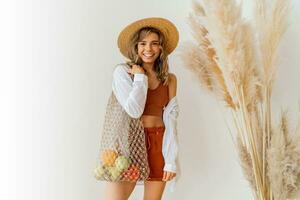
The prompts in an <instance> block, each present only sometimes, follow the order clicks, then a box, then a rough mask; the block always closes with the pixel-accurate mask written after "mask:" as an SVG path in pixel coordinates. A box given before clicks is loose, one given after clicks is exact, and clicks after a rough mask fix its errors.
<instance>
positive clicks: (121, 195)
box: [105, 182, 136, 200]
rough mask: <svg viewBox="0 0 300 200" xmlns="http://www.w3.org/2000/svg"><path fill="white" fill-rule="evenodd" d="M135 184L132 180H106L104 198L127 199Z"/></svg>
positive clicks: (108, 199)
mask: <svg viewBox="0 0 300 200" xmlns="http://www.w3.org/2000/svg"><path fill="white" fill-rule="evenodd" d="M135 185H136V183H133V182H108V183H107V184H106V192H105V193H106V194H105V200H128V198H129V197H130V195H131V193H132V191H133V190H134V187H135Z"/></svg>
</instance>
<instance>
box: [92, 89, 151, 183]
mask: <svg viewBox="0 0 300 200" xmlns="http://www.w3.org/2000/svg"><path fill="white" fill-rule="evenodd" d="M99 153H100V155H99V159H100V162H99V163H98V166H97V167H96V169H95V171H94V172H95V178H96V179H97V180H106V181H114V182H116V181H143V180H146V179H147V178H148V175H149V172H150V170H149V166H148V160H147V149H146V143H145V133H144V127H143V124H142V122H141V120H140V119H134V118H131V117H130V116H129V115H128V114H127V113H126V111H125V110H124V109H123V108H122V106H121V105H120V104H119V102H118V101H117V99H116V97H115V95H114V93H113V92H112V94H111V96H110V97H109V100H108V104H107V108H106V114H105V119H104V125H103V132H102V137H101V143H100V152H99Z"/></svg>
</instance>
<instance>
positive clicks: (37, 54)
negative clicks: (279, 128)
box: [1, 0, 300, 200]
mask: <svg viewBox="0 0 300 200" xmlns="http://www.w3.org/2000/svg"><path fill="white" fill-rule="evenodd" d="M244 2H245V3H244V15H245V16H246V17H249V16H251V8H252V7H251V0H245V1H244ZM1 5H2V3H1ZM292 6H293V8H292V10H291V13H290V19H289V23H290V26H289V29H288V31H287V33H286V35H285V36H284V38H283V41H282V43H281V45H280V49H279V55H280V59H279V61H280V63H279V66H278V67H279V69H278V77H277V82H276V84H275V89H274V96H273V102H274V103H273V107H274V110H275V113H274V114H275V115H276V114H278V112H279V111H280V110H281V109H282V108H288V109H289V110H290V112H289V114H290V115H289V116H290V119H291V121H292V123H293V124H294V123H295V117H296V111H297V105H298V101H299V97H300V84H299V83H300V80H299V74H300V68H299V63H300V57H299V53H298V52H299V47H300V37H299V35H300V25H299V23H297V20H299V19H300V14H299V13H300V2H299V1H296V0H295V1H293V2H292ZM2 10H3V12H2ZM190 11H191V1H183V0H181V1H180V0H152V1H146V0H144V1H141V0H129V1H121V0H119V1H117V0H111V1H104V0H89V1H85V0H44V1H41V0H40V1H38V0H29V1H26V2H25V1H21V0H14V1H10V2H8V3H6V4H5V5H4V6H1V22H2V20H3V19H4V18H5V19H8V20H7V21H5V23H4V24H3V26H2V28H3V30H4V31H1V32H2V33H1V44H4V48H3V45H2V48H1V55H2V56H3V59H2V57H1V72H2V70H4V72H8V73H1V90H2V87H3V86H8V87H5V88H4V87H3V89H4V90H3V92H1V94H2V95H3V98H1V114H3V116H2V115H1V119H3V120H1V121H2V122H3V126H2V125H1V138H2V135H4V134H2V133H8V134H5V135H7V137H5V138H4V140H2V139H1V142H2V141H3V145H1V158H3V159H4V160H3V162H1V183H2V184H3V186H4V187H2V186H1V187H2V188H3V192H2V191H1V195H3V197H1V199H17V200H102V199H103V190H104V183H102V182H97V181H96V180H95V179H94V177H93V169H94V167H95V165H96V161H97V156H98V155H97V154H98V149H99V140H100V134H101V128H102V123H103V118H104V112H105V106H106V102H107V98H108V96H109V94H110V92H111V81H112V70H113V67H114V65H116V64H117V63H120V62H123V61H124V58H123V57H122V56H121V54H120V53H119V51H118V48H117V44H116V39H117V36H118V34H119V32H120V31H121V30H122V28H123V27H124V26H126V25H127V24H128V23H130V22H132V21H134V20H137V19H139V18H144V17H153V16H159V17H165V18H168V19H170V20H171V21H173V22H174V23H175V24H176V25H177V27H178V29H179V32H180V41H179V46H180V45H181V44H182V43H183V42H184V41H187V40H189V39H191V36H190V31H189V27H188V25H187V16H188V13H189V12H190ZM169 60H170V68H171V71H172V72H174V73H175V74H176V75H177V79H178V91H177V93H178V99H179V104H180V110H181V112H180V116H179V120H178V132H179V140H180V161H181V168H182V176H181V179H180V181H179V182H178V184H177V187H176V191H175V192H174V193H170V192H169V191H168V190H166V192H165V195H164V199H172V200H183V199H185V200H200V199H206V200H219V199H222V200H248V199H251V198H252V197H251V192H250V190H249V189H248V186H247V182H246V181H245V179H244V177H243V175H242V173H241V170H240V167H239V164H238V157H237V155H236V153H235V150H234V148H233V144H232V141H231V138H230V135H229V133H228V131H227V126H226V123H225V122H226V121H227V122H230V121H228V119H227V116H226V115H224V114H222V111H223V109H222V105H221V104H219V103H218V102H217V101H216V100H215V99H214V98H213V97H211V96H210V95H208V94H206V93H205V92H204V91H203V90H202V89H201V88H200V86H199V84H198V82H197V80H196V78H195V77H194V76H193V75H192V74H191V73H190V72H189V71H187V70H186V69H185V68H184V66H183V64H182V62H181V60H180V59H179V56H178V50H176V51H175V52H174V54H172V55H171V56H170V57H169ZM277 116H278V115H277ZM2 129H3V130H2ZM2 153H3V156H2ZM2 177H4V178H2ZM142 189H143V188H142V187H141V186H137V187H136V189H135V191H134V193H133V195H132V197H131V198H130V200H140V199H142ZM16 192H17V193H16Z"/></svg>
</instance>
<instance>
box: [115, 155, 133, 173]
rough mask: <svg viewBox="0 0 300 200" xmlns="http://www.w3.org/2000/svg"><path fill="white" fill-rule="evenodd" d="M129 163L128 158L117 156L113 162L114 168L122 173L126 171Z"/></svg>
mask: <svg viewBox="0 0 300 200" xmlns="http://www.w3.org/2000/svg"><path fill="white" fill-rule="evenodd" d="M130 163H131V161H130V158H127V157H126V156H119V157H118V158H117V159H116V160H115V167H116V168H117V169H118V170H119V171H120V172H123V171H124V170H126V169H127V168H128V167H129V165H130Z"/></svg>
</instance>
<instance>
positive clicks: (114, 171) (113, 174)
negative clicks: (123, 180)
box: [108, 167, 121, 181]
mask: <svg viewBox="0 0 300 200" xmlns="http://www.w3.org/2000/svg"><path fill="white" fill-rule="evenodd" d="M108 171H109V173H110V178H111V180H112V181H116V180H117V179H118V178H119V176H120V175H121V172H120V171H119V170H118V168H116V167H109V168H108Z"/></svg>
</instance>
